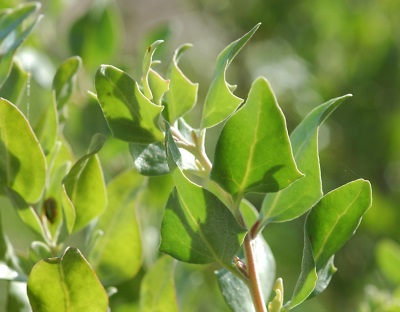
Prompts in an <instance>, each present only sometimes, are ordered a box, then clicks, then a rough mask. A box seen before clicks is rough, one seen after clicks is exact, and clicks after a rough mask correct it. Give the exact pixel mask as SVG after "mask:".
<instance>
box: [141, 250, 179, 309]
mask: <svg viewBox="0 0 400 312" xmlns="http://www.w3.org/2000/svg"><path fill="white" fill-rule="evenodd" d="M175 265H176V262H175V261H174V260H173V259H172V258H171V257H168V256H162V257H161V258H159V259H158V260H157V262H156V263H155V264H154V266H153V267H152V268H151V269H150V271H148V272H147V273H146V275H145V276H144V278H143V281H142V283H141V286H140V308H139V311H140V312H153V311H157V312H174V311H178V302H177V299H176V291H175V283H174V271H175Z"/></svg>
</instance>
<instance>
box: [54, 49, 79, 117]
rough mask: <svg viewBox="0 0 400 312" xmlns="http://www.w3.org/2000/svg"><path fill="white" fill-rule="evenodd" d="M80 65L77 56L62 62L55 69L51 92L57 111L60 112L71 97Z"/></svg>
mask: <svg viewBox="0 0 400 312" xmlns="http://www.w3.org/2000/svg"><path fill="white" fill-rule="evenodd" d="M81 65H82V60H81V58H80V57H79V56H73V57H70V58H69V59H67V60H66V61H64V63H63V64H62V65H61V66H60V67H59V68H58V69H57V72H56V74H55V76H54V79H53V90H54V97H55V101H56V103H57V109H58V110H61V109H62V108H63V106H64V105H65V103H66V102H67V101H68V99H69V98H70V97H71V94H72V92H73V90H74V86H75V80H76V76H77V73H78V70H79V68H80V67H81Z"/></svg>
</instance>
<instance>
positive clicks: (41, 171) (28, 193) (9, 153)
mask: <svg viewBox="0 0 400 312" xmlns="http://www.w3.org/2000/svg"><path fill="white" fill-rule="evenodd" d="M45 181H46V161H45V157H44V155H43V151H42V149H41V147H40V144H39V142H38V140H37V138H36V136H35V134H34V133H33V131H32V129H31V127H30V125H29V123H28V120H27V119H26V118H25V117H24V115H23V114H22V113H21V112H20V111H19V110H18V108H17V107H16V106H14V105H13V104H12V103H10V102H9V101H7V100H5V99H0V194H4V187H6V186H8V187H10V188H11V189H13V190H14V191H15V192H17V193H19V194H20V196H22V197H23V198H24V200H25V201H27V202H28V203H35V202H37V201H38V200H39V198H40V196H41V195H42V192H43V188H44V184H45Z"/></svg>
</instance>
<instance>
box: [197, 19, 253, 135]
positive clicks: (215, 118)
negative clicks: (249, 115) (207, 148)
mask: <svg viewBox="0 0 400 312" xmlns="http://www.w3.org/2000/svg"><path fill="white" fill-rule="evenodd" d="M259 26H260V24H257V25H256V26H254V27H253V29H251V30H250V31H249V32H248V33H247V34H245V35H244V36H243V37H241V38H239V39H238V40H236V41H234V42H232V43H231V44H230V45H228V46H227V47H226V48H225V49H224V50H223V51H222V52H221V53H220V54H219V55H218V58H217V64H216V67H215V72H214V77H213V80H212V82H211V85H210V88H209V89H208V92H207V96H206V99H205V103H204V109H203V117H202V123H201V128H210V127H213V126H215V125H217V124H219V123H220V122H222V121H224V120H225V119H226V118H228V117H229V116H230V115H231V114H232V113H233V112H234V111H235V110H236V109H237V108H238V107H239V105H240V104H241V103H242V102H243V99H241V98H239V97H237V96H236V95H234V94H233V93H232V86H230V85H229V84H228V83H227V82H226V80H225V73H226V70H227V68H228V66H229V64H230V63H231V62H232V61H233V59H234V58H235V56H236V55H237V54H238V53H239V51H240V50H241V49H242V48H243V46H244V45H245V44H246V43H247V41H248V40H249V39H250V38H251V37H252V36H253V34H254V33H255V32H256V30H257V29H258V27H259Z"/></svg>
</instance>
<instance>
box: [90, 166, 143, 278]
mask: <svg viewBox="0 0 400 312" xmlns="http://www.w3.org/2000/svg"><path fill="white" fill-rule="evenodd" d="M143 181H144V179H143V177H142V176H141V175H139V174H138V173H136V172H135V171H127V172H125V173H123V174H121V175H119V176H118V177H116V178H115V179H114V180H112V181H111V182H110V183H109V184H108V186H107V194H108V204H107V209H106V210H105V211H104V213H103V214H102V215H101V216H100V218H99V220H98V221H97V223H96V225H95V227H94V229H93V231H97V230H101V231H103V233H104V234H103V235H102V236H101V237H99V238H98V241H97V242H96V244H95V245H94V247H93V250H92V251H91V253H90V255H89V261H90V263H91V264H92V266H93V268H94V269H95V271H96V272H97V274H98V277H99V279H100V280H101V281H102V283H103V284H104V285H117V284H120V283H122V282H124V281H126V280H128V279H131V278H133V277H134V276H135V274H136V273H137V272H138V270H139V269H140V266H141V264H142V244H141V240H140V235H139V226H138V222H137V218H136V211H135V196H136V195H137V193H138V191H139V189H140V187H141V186H142V184H143Z"/></svg>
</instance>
